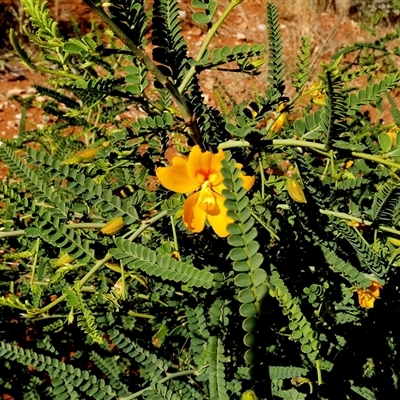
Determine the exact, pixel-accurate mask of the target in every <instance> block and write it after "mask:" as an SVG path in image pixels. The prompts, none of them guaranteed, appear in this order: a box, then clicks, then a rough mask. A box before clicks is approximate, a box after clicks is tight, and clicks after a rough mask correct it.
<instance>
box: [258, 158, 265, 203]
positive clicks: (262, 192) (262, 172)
mask: <svg viewBox="0 0 400 400" xmlns="http://www.w3.org/2000/svg"><path fill="white" fill-rule="evenodd" d="M262 156H263V153H262V152H261V153H260V157H259V167H260V177H261V198H262V199H264V198H265V174H264V165H263V157H262Z"/></svg>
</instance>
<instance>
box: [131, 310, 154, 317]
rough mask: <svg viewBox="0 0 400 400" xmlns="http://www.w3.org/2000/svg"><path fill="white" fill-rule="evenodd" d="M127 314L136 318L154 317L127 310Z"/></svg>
mask: <svg viewBox="0 0 400 400" xmlns="http://www.w3.org/2000/svg"><path fill="white" fill-rule="evenodd" d="M128 315H130V316H131V317H136V318H148V319H153V318H156V316H155V315H151V314H143V313H138V312H136V311H128Z"/></svg>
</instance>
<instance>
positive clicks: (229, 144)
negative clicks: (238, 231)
mask: <svg viewBox="0 0 400 400" xmlns="http://www.w3.org/2000/svg"><path fill="white" fill-rule="evenodd" d="M272 145H273V146H295V147H309V148H310V149H317V150H326V147H325V144H323V143H315V142H309V141H307V140H298V139H273V140H272ZM234 147H251V143H250V142H247V141H246V140H228V141H226V142H224V143H221V144H220V145H219V146H218V148H219V149H222V150H224V149H231V148H234ZM399 168H400V165H399Z"/></svg>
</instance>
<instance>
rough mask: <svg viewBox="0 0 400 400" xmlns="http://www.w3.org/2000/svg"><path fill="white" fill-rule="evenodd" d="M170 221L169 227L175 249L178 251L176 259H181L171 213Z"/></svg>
mask: <svg viewBox="0 0 400 400" xmlns="http://www.w3.org/2000/svg"><path fill="white" fill-rule="evenodd" d="M170 221H171V228H172V236H173V238H174V247H175V251H176V252H177V253H178V260H179V261H181V255H180V253H179V245H178V237H177V235H176V227H175V221H174V216H173V215H171V216H170Z"/></svg>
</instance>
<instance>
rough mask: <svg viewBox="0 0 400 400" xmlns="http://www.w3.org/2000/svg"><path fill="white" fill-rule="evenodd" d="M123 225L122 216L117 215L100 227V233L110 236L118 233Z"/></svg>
mask: <svg viewBox="0 0 400 400" xmlns="http://www.w3.org/2000/svg"><path fill="white" fill-rule="evenodd" d="M124 226H125V224H124V221H123V219H122V217H117V218H114V219H112V220H111V221H108V222H107V223H106V224H105V226H103V228H101V230H100V233H101V234H103V235H105V236H112V235H115V234H116V233H118V232H119V231H120V230H121V229H122V228H123V227H124Z"/></svg>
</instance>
